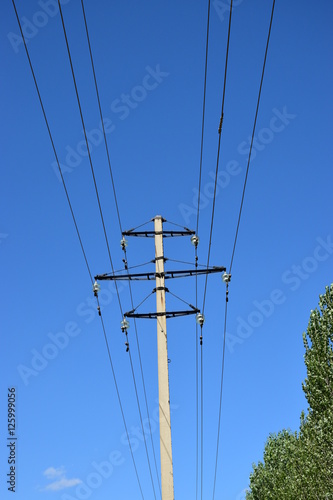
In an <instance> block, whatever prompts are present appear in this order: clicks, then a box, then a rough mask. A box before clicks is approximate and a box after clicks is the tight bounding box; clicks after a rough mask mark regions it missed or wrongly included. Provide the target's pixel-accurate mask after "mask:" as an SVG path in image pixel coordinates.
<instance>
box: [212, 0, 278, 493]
mask: <svg viewBox="0 0 333 500" xmlns="http://www.w3.org/2000/svg"><path fill="white" fill-rule="evenodd" d="M274 7H275V0H273V4H272V11H271V17H270V23H269V30H268V36H267V42H266V50H265V56H264V62H263V68H262V73H261V80H260V86H259V93H258V100H257V107H256V113H255V118H254V124H253V131H252V138H251V146H250V151H249V157H248V162H247V169H246V176H245V181H244V187H243V193H242V199H241V205H240V210H239V216H238V222H237V229H236V235H235V241H234V246H233V251H232V257H231V262H230V267H229V274H228V275H227V276H228V277H227V279H226V286H227V289H226V302H225V316H224V329H223V348H222V366H221V386H220V403H219V417H218V430H217V444H216V458H215V472H214V486H213V500H214V498H215V488H216V478H217V465H218V453H219V442H220V429H221V414H222V397H223V382H224V360H225V341H226V331H227V313H228V281H229V280H230V277H231V269H232V263H233V258H234V254H235V248H236V242H237V236H238V230H239V224H240V219H241V214H242V208H243V202H244V196H245V188H246V182H247V177H248V172H249V166H250V160H251V151H252V144H253V139H254V134H255V128H256V123H257V117H258V110H259V104H260V97H261V89H262V84H263V79H264V73H265V66H266V59H267V53H268V46H269V41H270V36H271V29H272V23H273V15H274Z"/></svg>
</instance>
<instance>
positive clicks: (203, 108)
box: [196, 0, 210, 234]
mask: <svg viewBox="0 0 333 500" xmlns="http://www.w3.org/2000/svg"><path fill="white" fill-rule="evenodd" d="M209 19H210V0H208V14H207V31H206V55H205V76H204V91H203V102H202V120H201V145H200V166H199V189H198V209H197V229H196V234H198V230H199V212H200V191H201V173H202V157H203V142H204V130H205V110H206V87H207V63H208V41H209Z"/></svg>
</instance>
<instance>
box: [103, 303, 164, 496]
mask: <svg viewBox="0 0 333 500" xmlns="http://www.w3.org/2000/svg"><path fill="white" fill-rule="evenodd" d="M96 299H97V305H98V311H99V315H100V318H101V323H102V328H103V334H104V339H105V344H106V349H107V352H108V356H109V361H110V366H111V370H112V375H113V380H114V384H115V387H116V392H117V397H118V402H119V406H120V411H121V415H122V417H123V422H124V426H125V431H126V437H127V442H128V444H129V447H130V451H131V456H132V461H133V465H134V469H135V474H136V478H137V481H138V484H139V488H140V492H141V496H142V498H144V496H143V492H142V487H141V483H140V478H139V474H138V470H137V467H136V463H135V460H134V455H133V449H132V446H131V444H130V438H129V433H128V430H127V425H126V420H125V414H124V410H123V406H122V404H121V399H120V394H119V389H118V384H117V381H116V374H115V371H114V367H113V363H112V357H111V351H110V347H109V342H108V339H107V336H106V331H105V325H104V321H103V316H102V313H101V308H100V305H99V300H98V296H97V295H96ZM130 359H131V358H130ZM131 363H132V361H131ZM140 418H141V414H140ZM154 493H155V492H154ZM155 498H156V497H155Z"/></svg>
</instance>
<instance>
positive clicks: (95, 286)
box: [92, 281, 101, 297]
mask: <svg viewBox="0 0 333 500" xmlns="http://www.w3.org/2000/svg"><path fill="white" fill-rule="evenodd" d="M92 288H93V292H94V295H95V296H96V297H97V294H98V292H99V291H100V289H101V287H100V285H99V284H98V283H97V281H95V283H94V284H93V287H92Z"/></svg>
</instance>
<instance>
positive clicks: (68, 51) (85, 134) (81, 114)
mask: <svg viewBox="0 0 333 500" xmlns="http://www.w3.org/2000/svg"><path fill="white" fill-rule="evenodd" d="M58 7H59V12H60V17H61V23H62V27H63V32H64V37H65V42H66V48H67V54H68V59H69V64H70V68H71V73H72V77H73V83H74V88H75V94H76V100H77V104H78V107H79V112H80V118H81V123H82V127H83V133H84V138H85V142H86V147H87V152H88V158H89V163H90V170H91V174H92V176H93V181H94V186H95V192H96V198H97V203H98V208H99V213H100V217H101V222H102V226H103V232H104V237H105V242H106V246H107V250H108V255H109V260H110V264H111V269H112V271H114V267H113V262H112V257H111V251H110V245H109V240H108V236H107V233H106V227H105V222H104V217H103V211H102V206H101V201H100V198H99V193H98V188H97V183H96V177H95V172H94V167H93V163H92V159H91V154H90V149H89V142H88V137H87V131H86V126H85V123H84V118H83V113H82V108H81V102H80V97H79V92H78V88H77V85H76V78H75V73H74V67H73V62H72V57H71V52H70V48H69V43H68V38H67V33H66V27H65V22H64V17H63V15H62V9H61V5H60V0H58ZM116 292H117V297H118V302H119V307H120V311H121V315H122V316H123V312H122V306H121V302H120V297H119V290H118V286H117V284H116Z"/></svg>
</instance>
